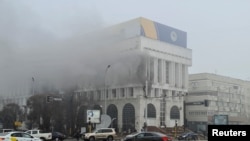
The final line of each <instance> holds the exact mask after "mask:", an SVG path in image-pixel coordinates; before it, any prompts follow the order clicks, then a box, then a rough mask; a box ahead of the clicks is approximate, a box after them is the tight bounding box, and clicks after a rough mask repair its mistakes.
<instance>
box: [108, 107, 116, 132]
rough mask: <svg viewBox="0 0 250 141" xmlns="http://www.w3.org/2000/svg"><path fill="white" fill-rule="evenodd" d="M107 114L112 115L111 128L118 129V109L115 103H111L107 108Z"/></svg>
mask: <svg viewBox="0 0 250 141" xmlns="http://www.w3.org/2000/svg"><path fill="white" fill-rule="evenodd" d="M107 114H108V115H109V116H110V117H111V124H110V127H111V128H115V129H116V131H118V110H117V107H116V106H115V105H114V104H110V105H109V106H108V109H107Z"/></svg>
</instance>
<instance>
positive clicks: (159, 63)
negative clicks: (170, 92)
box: [158, 59, 162, 83]
mask: <svg viewBox="0 0 250 141" xmlns="http://www.w3.org/2000/svg"><path fill="white" fill-rule="evenodd" d="M161 72H162V64H161V59H158V82H159V83H161V82H162V73H161Z"/></svg>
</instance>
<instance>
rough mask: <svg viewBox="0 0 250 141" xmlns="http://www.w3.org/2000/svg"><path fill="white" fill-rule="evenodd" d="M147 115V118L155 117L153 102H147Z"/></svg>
mask: <svg viewBox="0 0 250 141" xmlns="http://www.w3.org/2000/svg"><path fill="white" fill-rule="evenodd" d="M147 108H148V117H149V118H156V110H155V106H154V105H153V104H151V103H150V104H148V107H147Z"/></svg>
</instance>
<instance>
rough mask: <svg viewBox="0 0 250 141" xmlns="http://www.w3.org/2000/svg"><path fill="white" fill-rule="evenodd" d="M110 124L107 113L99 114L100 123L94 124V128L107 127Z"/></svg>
mask: <svg viewBox="0 0 250 141" xmlns="http://www.w3.org/2000/svg"><path fill="white" fill-rule="evenodd" d="M110 124H111V117H110V116H109V115H101V123H100V124H96V129H98V128H108V127H109V126H110Z"/></svg>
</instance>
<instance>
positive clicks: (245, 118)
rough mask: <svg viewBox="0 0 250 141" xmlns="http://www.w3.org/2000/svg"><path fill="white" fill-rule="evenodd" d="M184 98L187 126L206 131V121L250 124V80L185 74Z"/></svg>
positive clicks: (204, 74)
mask: <svg viewBox="0 0 250 141" xmlns="http://www.w3.org/2000/svg"><path fill="white" fill-rule="evenodd" d="M188 91H189V92H188V96H187V97H185V110H186V112H185V113H186V115H185V116H186V120H187V125H188V127H189V128H190V129H192V130H194V131H204V132H206V131H207V125H208V124H250V105H249V101H250V82H249V81H244V80H240V79H235V78H230V77H226V76H221V75H216V74H210V73H199V74H190V75H189V90H188Z"/></svg>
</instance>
